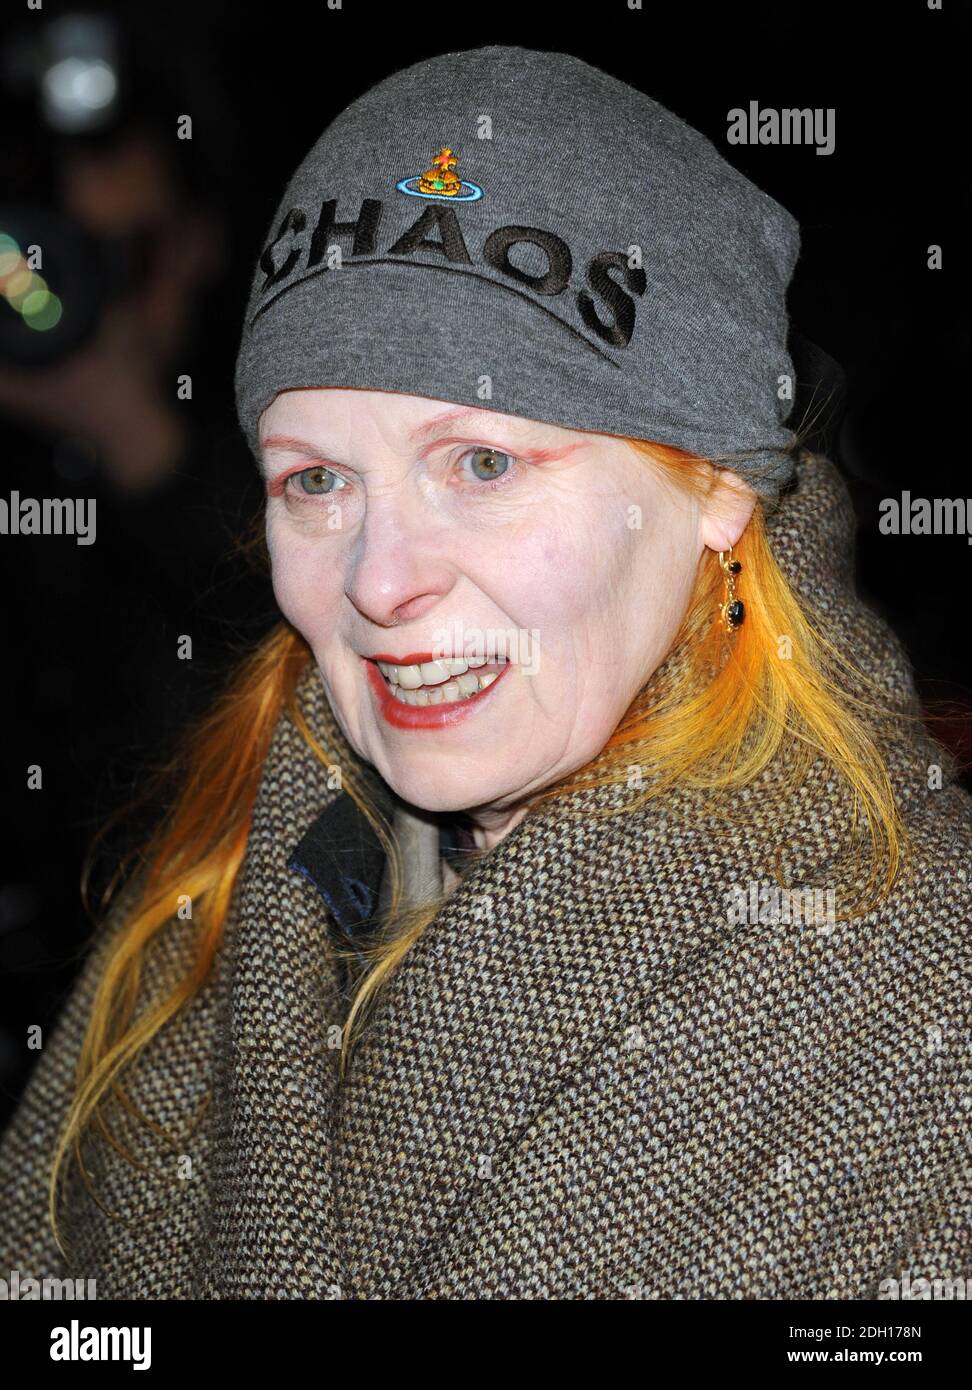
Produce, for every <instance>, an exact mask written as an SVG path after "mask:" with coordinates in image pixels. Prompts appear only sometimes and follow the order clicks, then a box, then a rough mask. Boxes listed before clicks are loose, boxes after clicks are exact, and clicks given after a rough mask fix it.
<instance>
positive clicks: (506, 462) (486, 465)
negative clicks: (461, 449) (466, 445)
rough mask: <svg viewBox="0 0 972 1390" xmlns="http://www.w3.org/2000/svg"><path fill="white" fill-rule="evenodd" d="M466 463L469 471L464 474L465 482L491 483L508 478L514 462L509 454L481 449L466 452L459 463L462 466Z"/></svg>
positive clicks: (497, 450) (498, 450) (496, 450)
mask: <svg viewBox="0 0 972 1390" xmlns="http://www.w3.org/2000/svg"><path fill="white" fill-rule="evenodd" d="M467 462H468V464H469V469H470V470H471V471H469V472H466V474H465V477H466V480H467V481H469V482H477V483H491V482H499V481H501V480H502V479H504V478H507V477H509V476H510V475H511V474H512V472H513V468H514V464H515V462H516V460H515V459H514V458H513V456H512V455H511V454H504V453H503V452H502V450H500V449H489V448H486V447H483V448H476V449H469V450H467V452H466V453H465V454H463V456H462V458H461V459H460V460H459V463H460V466H462V465H463V464H466V463H467Z"/></svg>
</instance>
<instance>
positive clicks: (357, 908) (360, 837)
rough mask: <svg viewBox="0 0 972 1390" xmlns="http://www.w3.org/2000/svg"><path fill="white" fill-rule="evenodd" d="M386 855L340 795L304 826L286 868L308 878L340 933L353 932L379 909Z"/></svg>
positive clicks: (352, 804) (367, 825) (365, 821)
mask: <svg viewBox="0 0 972 1390" xmlns="http://www.w3.org/2000/svg"><path fill="white" fill-rule="evenodd" d="M384 867H385V851H384V849H383V848H382V845H381V841H380V840H379V839H378V837H377V835H376V834H375V832H374V831H373V830H372V828H371V823H370V821H368V819H367V818H366V817H365V816H363V815H362V813H361V812H360V811H359V810H358V807H357V805H356V804H355V802H354V801H353V800H352V799H351V797H350V796H348V794H347V792H344V791H342V792H340V793H339V794H338V796H337V797H336V798H335V800H334V801H332V802H331V803H330V805H329V806H325V808H324V810H323V811H322V812H321V813H320V815H319V816H317V817H316V819H315V820H313V821H312V822H311V824H310V825H309V826H308V827H307V829H306V831H305V832H304V834H303V835H302V836H301V838H300V840H299V841H298V842H297V844H296V845H295V846H294V848H293V849H292V850H291V852H290V856H289V858H288V859H287V868H288V869H294V870H296V872H297V873H300V874H303V875H304V877H305V878H308V879H310V881H311V883H313V884H314V886H315V888H316V889H317V891H318V892H319V893H320V894H321V897H322V898H323V899H324V901H325V902H326V903H327V905H328V907H329V908H330V910H331V913H332V915H333V917H334V919H335V921H336V922H337V924H338V926H339V928H340V929H341V931H342V932H343V933H344V934H345V935H346V936H348V937H353V935H354V933H355V930H356V929H357V928H358V927H360V925H361V923H362V922H364V921H365V920H366V918H368V917H370V916H371V915H372V913H373V912H374V911H375V909H376V908H377V906H378V894H379V890H380V888H381V876H382V872H383V870H384Z"/></svg>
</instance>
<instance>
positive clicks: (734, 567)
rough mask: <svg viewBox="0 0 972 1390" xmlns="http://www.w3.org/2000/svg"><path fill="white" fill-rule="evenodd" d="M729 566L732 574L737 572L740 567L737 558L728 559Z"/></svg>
mask: <svg viewBox="0 0 972 1390" xmlns="http://www.w3.org/2000/svg"><path fill="white" fill-rule="evenodd" d="M729 568H730V570H731V571H732V573H733V574H738V573H739V571H740V570H741V569H742V565H741V564H740V563H739V561H738V560H730V561H729Z"/></svg>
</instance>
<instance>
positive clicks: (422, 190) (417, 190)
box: [395, 145, 483, 203]
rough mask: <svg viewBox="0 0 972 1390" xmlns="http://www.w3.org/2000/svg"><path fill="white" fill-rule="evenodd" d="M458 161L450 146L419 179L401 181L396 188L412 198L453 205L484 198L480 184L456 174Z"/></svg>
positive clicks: (444, 146) (436, 157)
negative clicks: (451, 203)
mask: <svg viewBox="0 0 972 1390" xmlns="http://www.w3.org/2000/svg"><path fill="white" fill-rule="evenodd" d="M457 163H458V159H457V156H456V152H455V150H451V149H450V148H449V146H448V145H443V147H442V149H441V150H440V151H439V153H438V154H437V155H436V156H435V158H434V159H433V161H432V164H431V166H430V168H428V169H426V170H425V172H424V173H422V174H419V176H418V178H412V179H401V180H400V182H398V183H396V185H395V187H396V188H397V189H398V191H399V193H407V194H409V196H410V197H412V198H448V199H449V200H450V202H453V203H474V202H475V201H476V199H477V198H481V197H482V196H483V190H482V189H481V188H480V187H479V185H478V184H475V183H469V182H468V180H466V179H461V178H460V177H459V175H458V174H457V173H456V165H457Z"/></svg>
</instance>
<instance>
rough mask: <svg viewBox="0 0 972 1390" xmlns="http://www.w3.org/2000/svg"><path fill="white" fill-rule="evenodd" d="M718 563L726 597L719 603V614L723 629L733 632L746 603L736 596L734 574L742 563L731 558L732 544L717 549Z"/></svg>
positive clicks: (740, 619) (744, 610) (740, 567)
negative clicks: (726, 548)
mask: <svg viewBox="0 0 972 1390" xmlns="http://www.w3.org/2000/svg"><path fill="white" fill-rule="evenodd" d="M727 557H728V558H727ZM719 564H720V565H721V566H722V573H723V574H724V575H725V578H726V597H725V601H724V602H723V603H720V604H719V615H720V617H721V618H722V624H723V627H724V628H725V630H726V631H727V632H735V631H736V628H738V627H739V626H740V625H741V624H742V622H743V621H744V619H745V617H746V605H745V604H744V603H743V601H742V599H739V598H736V575H737V574H738V573H739V572H740V570H741V569H742V565H741V564H740V563H739V561H738V560H734V559H733V558H732V546H730V547H729V549H728V550H720V551H719Z"/></svg>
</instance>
